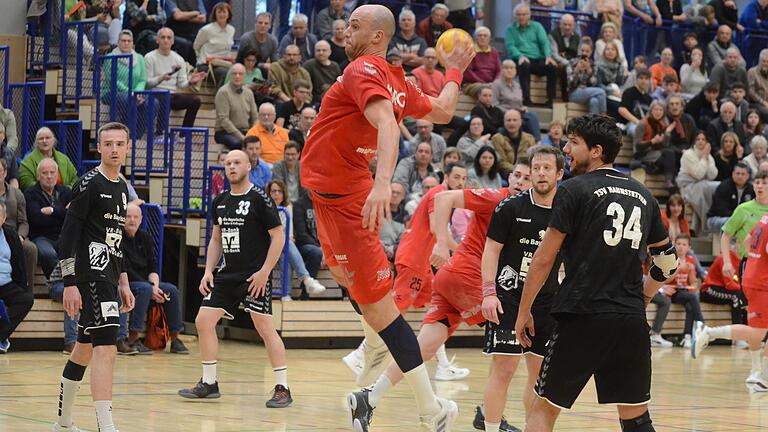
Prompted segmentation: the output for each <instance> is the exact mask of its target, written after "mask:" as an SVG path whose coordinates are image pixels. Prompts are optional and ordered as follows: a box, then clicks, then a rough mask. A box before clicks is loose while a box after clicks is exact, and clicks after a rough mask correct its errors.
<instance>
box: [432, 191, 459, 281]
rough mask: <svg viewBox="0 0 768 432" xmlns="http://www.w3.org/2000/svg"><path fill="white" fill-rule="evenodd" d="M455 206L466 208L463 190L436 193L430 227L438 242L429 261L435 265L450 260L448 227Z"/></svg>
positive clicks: (440, 264)
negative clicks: (432, 222) (432, 221)
mask: <svg viewBox="0 0 768 432" xmlns="http://www.w3.org/2000/svg"><path fill="white" fill-rule="evenodd" d="M455 208H464V191H463V190H453V191H445V192H440V193H439V194H437V195H435V210H434V212H432V214H433V215H434V224H433V225H432V226H431V227H430V228H432V234H434V235H435V241H436V242H435V247H434V248H433V249H432V255H431V256H430V257H429V263H430V264H432V265H433V266H435V267H440V266H442V265H443V264H445V262H446V261H448V249H449V243H450V242H449V237H450V236H449V235H448V230H447V227H448V223H449V222H450V220H451V210H452V209H455Z"/></svg>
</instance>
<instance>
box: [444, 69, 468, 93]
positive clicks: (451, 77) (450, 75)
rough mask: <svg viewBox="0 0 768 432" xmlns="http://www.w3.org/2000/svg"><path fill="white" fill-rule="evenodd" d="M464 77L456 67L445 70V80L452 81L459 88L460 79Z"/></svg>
mask: <svg viewBox="0 0 768 432" xmlns="http://www.w3.org/2000/svg"><path fill="white" fill-rule="evenodd" d="M463 79H464V74H462V73H461V71H459V70H458V69H456V68H451V69H448V70H447V71H445V80H446V81H453V82H455V83H456V85H457V86H459V88H461V81H462V80H463Z"/></svg>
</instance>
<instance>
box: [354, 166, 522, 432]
mask: <svg viewBox="0 0 768 432" xmlns="http://www.w3.org/2000/svg"><path fill="white" fill-rule="evenodd" d="M530 187H531V168H530V166H529V165H528V163H527V162H523V161H518V164H517V165H516V166H515V169H514V171H513V172H512V174H510V175H509V188H502V189H464V190H463V191H444V192H441V193H439V194H437V196H435V211H434V222H435V223H434V226H435V227H444V226H447V225H448V221H449V220H450V217H451V210H452V209H454V208H465V209H468V210H472V211H473V215H472V222H471V223H470V225H469V228H468V229H467V235H466V236H465V237H464V240H463V241H462V242H461V244H459V247H458V248H457V249H456V253H455V254H454V255H453V256H452V257H450V258H448V250H449V248H448V243H449V240H448V237H449V234H448V232H447V230H440V229H438V230H436V231H435V238H436V243H435V246H434V248H433V249H432V250H433V252H432V256H430V259H429V261H430V263H431V264H432V265H433V266H435V267H440V270H438V272H437V274H436V275H435V277H434V279H433V280H432V305H431V307H430V308H429V311H428V312H427V315H426V316H425V317H424V320H423V321H422V325H421V330H419V345H420V346H421V355H422V357H423V358H425V359H429V358H432V356H433V355H435V351H436V350H437V348H438V347H439V346H440V345H442V344H443V343H445V341H446V340H447V339H448V337H450V335H451V334H453V332H454V331H455V330H456V328H457V327H458V326H459V324H461V322H462V321H463V322H465V323H467V325H477V324H481V323H483V322H485V318H483V314H482V312H481V310H480V308H481V306H482V303H483V293H482V275H481V273H480V262H481V259H482V255H483V247H484V246H485V236H486V232H487V231H488V224H489V223H490V221H491V216H492V215H493V211H494V209H495V208H496V206H497V205H498V204H499V202H501V200H503V199H504V198H506V197H508V196H511V195H514V194H517V193H519V192H521V191H523V190H526V189H528V188H530ZM398 366H399V365H398V364H395V363H390V365H389V366H388V367H387V370H386V371H385V372H384V373H383V374H382V375H381V376H380V377H379V379H378V380H377V381H376V384H375V385H374V386H373V388H372V389H367V388H366V389H363V390H361V391H359V392H355V393H353V394H354V395H355V397H356V399H357V400H359V401H360V402H364V403H365V405H364V407H363V408H364V409H363V411H365V412H367V413H370V412H372V411H373V409H374V408H376V405H377V404H378V402H379V401H380V400H381V398H382V397H383V396H384V393H386V392H387V390H389V389H390V388H391V387H392V386H394V385H395V384H397V383H398V382H400V380H401V379H402V378H403V373H402V372H401V369H399V368H398ZM363 420H365V421H366V422H367V423H364V422H363ZM370 421H371V416H370V415H368V416H367V417H366V418H365V419H360V422H361V424H363V425H364V426H365V427H366V428H364V429H363V430H367V426H368V425H369V424H370Z"/></svg>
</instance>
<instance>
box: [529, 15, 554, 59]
mask: <svg viewBox="0 0 768 432" xmlns="http://www.w3.org/2000/svg"><path fill="white" fill-rule="evenodd" d="M531 23H536V24H538V25H537V26H536V40H537V41H538V43H539V48H541V52H543V53H544V57H550V56H551V55H552V47H550V46H549V40H548V38H547V32H546V31H544V27H543V26H542V25H541V24H539V23H538V22H537V21H531Z"/></svg>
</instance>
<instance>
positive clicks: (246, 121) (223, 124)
mask: <svg viewBox="0 0 768 432" xmlns="http://www.w3.org/2000/svg"><path fill="white" fill-rule="evenodd" d="M244 80H245V66H243V65H241V64H240V63H236V64H235V65H234V66H232V70H231V71H230V81H229V83H228V84H226V85H223V86H222V87H221V88H220V89H219V90H218V91H217V92H216V98H215V99H214V107H215V108H216V126H215V128H214V130H215V133H214V139H215V140H216V142H218V143H220V144H224V146H226V147H227V148H228V149H230V150H232V149H239V148H240V147H242V143H243V138H244V137H245V134H246V133H247V132H248V129H250V126H251V125H252V124H255V123H256V121H257V120H258V117H259V116H258V109H257V108H256V101H255V100H254V97H253V92H251V91H250V90H248V89H247V88H246V87H245V86H244Z"/></svg>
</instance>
